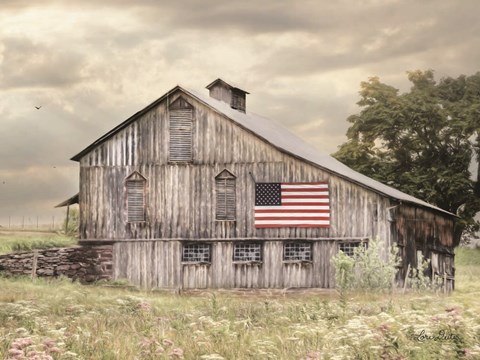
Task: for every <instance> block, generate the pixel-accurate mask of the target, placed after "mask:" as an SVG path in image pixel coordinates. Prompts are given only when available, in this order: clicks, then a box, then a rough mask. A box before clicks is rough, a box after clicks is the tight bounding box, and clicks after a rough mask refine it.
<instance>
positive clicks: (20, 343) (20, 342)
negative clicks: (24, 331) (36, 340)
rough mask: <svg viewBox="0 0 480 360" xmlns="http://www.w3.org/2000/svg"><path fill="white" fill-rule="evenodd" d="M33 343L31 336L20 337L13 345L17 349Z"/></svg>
mask: <svg viewBox="0 0 480 360" xmlns="http://www.w3.org/2000/svg"><path fill="white" fill-rule="evenodd" d="M32 344H33V341H32V339H30V338H18V339H15V341H14V342H13V343H12V347H13V348H16V349H24V348H26V347H27V346H30V345H32Z"/></svg>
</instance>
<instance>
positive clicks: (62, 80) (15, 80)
mask: <svg viewBox="0 0 480 360" xmlns="http://www.w3.org/2000/svg"><path fill="white" fill-rule="evenodd" d="M1 45H3V61H2V66H1V68H0V84H1V85H0V88H3V89H5V88H10V89H14V88H34V87H57V88H58V87H64V86H70V85H73V84H76V83H78V82H80V81H81V80H82V68H83V64H84V57H83V55H80V54H79V53H77V52H66V51H64V50H62V49H57V48H54V47H52V46H48V45H45V44H36V43H33V42H32V41H31V40H29V39H26V38H4V39H2V41H1Z"/></svg>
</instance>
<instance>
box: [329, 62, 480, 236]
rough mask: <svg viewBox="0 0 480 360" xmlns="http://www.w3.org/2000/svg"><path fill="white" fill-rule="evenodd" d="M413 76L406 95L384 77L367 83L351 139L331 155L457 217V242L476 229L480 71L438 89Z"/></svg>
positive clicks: (425, 76) (426, 76) (420, 74)
mask: <svg viewBox="0 0 480 360" xmlns="http://www.w3.org/2000/svg"><path fill="white" fill-rule="evenodd" d="M407 74H408V79H409V80H410V82H411V83H412V86H411V88H410V91H408V92H405V93H402V94H400V93H399V91H398V89H396V88H394V87H392V86H390V85H387V84H384V83H382V82H381V81H380V79H379V78H378V77H371V78H369V79H368V81H365V82H362V83H361V85H360V101H358V103H357V104H358V105H359V106H360V107H361V111H360V113H359V114H355V115H351V116H349V117H348V119H347V120H348V122H350V123H351V125H350V127H349V129H348V130H347V138H348V140H347V142H346V143H344V144H342V145H341V146H339V150H338V151H337V152H336V153H335V154H333V156H334V157H335V158H337V159H338V160H340V161H341V162H343V163H345V164H346V165H348V166H349V167H351V168H353V169H355V170H357V171H359V172H361V173H362V174H365V175H367V176H370V177H372V178H374V179H376V180H379V181H381V182H383V183H386V184H388V185H390V186H392V187H394V188H397V189H399V190H401V191H403V192H406V193H408V194H410V195H413V196H415V197H418V198H420V199H423V200H425V201H427V202H429V203H431V204H434V205H436V206H438V207H440V208H442V209H445V210H447V211H449V212H452V213H454V214H457V215H458V216H459V217H460V219H459V221H457V223H458V224H457V225H458V226H457V228H456V238H457V240H459V239H460V236H461V235H462V234H467V233H471V232H472V231H474V230H477V229H478V223H477V222H476V221H475V220H474V216H475V214H476V213H477V212H479V211H480V182H479V176H480V169H479V167H478V163H479V159H480V72H477V73H476V74H474V75H471V76H465V75H461V76H459V77H457V78H451V77H446V78H442V79H441V80H439V81H438V82H437V81H435V78H434V72H433V70H426V71H420V70H416V71H410V72H407ZM472 169H474V174H471V170H472Z"/></svg>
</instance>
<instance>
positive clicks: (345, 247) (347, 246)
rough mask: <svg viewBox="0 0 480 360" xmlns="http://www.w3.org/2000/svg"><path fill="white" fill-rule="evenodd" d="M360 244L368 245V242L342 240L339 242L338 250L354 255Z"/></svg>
mask: <svg viewBox="0 0 480 360" xmlns="http://www.w3.org/2000/svg"><path fill="white" fill-rule="evenodd" d="M359 246H366V243H363V242H360V241H355V242H341V243H339V244H338V250H341V251H342V252H343V253H344V254H345V255H347V256H353V253H354V252H355V249H356V248H358V247H359Z"/></svg>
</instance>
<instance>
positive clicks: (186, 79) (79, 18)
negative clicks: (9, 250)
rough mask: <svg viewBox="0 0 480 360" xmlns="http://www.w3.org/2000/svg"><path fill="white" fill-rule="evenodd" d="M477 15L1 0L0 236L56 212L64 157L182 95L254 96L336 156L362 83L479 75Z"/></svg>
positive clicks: (343, 1) (73, 178)
mask: <svg viewBox="0 0 480 360" xmlns="http://www.w3.org/2000/svg"><path fill="white" fill-rule="evenodd" d="M477 7H478V3H477V1H476V0H463V1H461V2H453V1H449V0H438V1H432V0H427V1H422V2H418V1H413V0H406V1H395V0H363V1H358V2H352V1H347V0H340V1H335V2H334V1H317V0H302V1H293V0H292V1H281V2H279V1H275V0H265V1H262V2H258V1H256V0H245V1H241V2H231V1H230V2H226V1H216V0H205V1H197V0H186V1H181V2H173V1H158V0H138V1H130V0H105V1H102V4H101V6H100V5H99V3H98V1H93V0H92V1H86V0H84V1H80V0H77V1H75V0H73V1H69V2H68V5H67V4H66V2H65V1H61V0H38V1H35V4H32V2H31V1H27V0H5V1H2V14H0V124H1V125H2V131H0V178H5V179H7V180H8V182H7V184H9V185H8V187H1V186H0V224H1V221H2V218H3V219H4V218H5V216H7V215H9V214H13V213H23V214H24V215H27V212H29V211H30V213H31V214H35V213H37V212H42V211H43V213H44V214H45V215H49V214H57V213H55V212H53V211H54V210H53V209H52V206H53V205H54V204H56V203H58V202H60V201H62V200H64V198H67V197H69V196H71V195H72V194H73V193H74V192H75V191H76V190H77V188H78V183H77V181H78V173H77V166H78V164H76V163H73V162H71V161H69V158H70V157H71V156H73V155H75V154H76V153H78V152H79V151H81V150H82V149H83V148H85V147H86V146H87V145H89V144H90V143H91V142H92V141H94V140H95V139H97V138H98V137H100V136H101V135H103V134H104V133H105V132H107V131H109V130H110V129H112V128H113V127H114V126H116V125H117V124H119V123H120V122H122V121H123V120H125V119H126V118H128V117H129V116H130V115H132V114H133V113H135V112H136V111H138V110H140V109H142V108H143V107H145V106H146V105H148V104H149V103H150V102H152V101H153V100H155V99H156V98H158V97H159V96H161V95H163V93H164V92H165V91H167V90H169V89H170V88H171V87H173V86H175V85H176V84H178V83H180V84H182V85H185V86H187V87H189V88H192V89H194V90H195V89H196V90H198V91H205V90H204V89H203V87H204V86H205V85H206V84H208V83H209V82H210V81H212V80H213V79H215V78H217V77H226V79H227V80H228V79H230V80H232V81H234V82H236V83H238V84H240V85H241V86H243V87H244V88H245V90H247V91H249V92H251V94H250V95H249V97H248V100H247V102H248V105H247V106H248V108H249V109H250V110H253V111H254V112H257V113H259V114H262V115H265V116H266V117H269V118H271V119H273V120H277V121H279V122H281V123H282V124H284V125H285V126H287V127H288V128H290V129H291V130H292V131H293V132H294V133H297V134H298V135H299V136H301V137H303V138H304V139H306V140H307V141H309V142H311V143H312V144H314V145H315V146H317V147H318V148H319V149H323V150H324V151H327V152H333V151H335V149H336V146H337V145H339V144H340V143H341V142H343V141H344V140H345V135H344V134H345V131H346V129H347V127H348V123H347V122H346V118H347V117H348V115H350V114H352V113H355V112H357V111H358V108H357V107H356V105H355V103H356V101H358V90H359V84H360V81H363V80H367V78H368V77H369V76H372V75H379V76H380V78H381V80H382V81H384V82H386V83H389V84H391V85H393V86H395V87H398V88H400V89H401V90H406V89H408V86H409V84H408V80H407V79H406V76H405V71H406V70H412V69H417V68H419V69H426V68H433V69H435V70H436V74H437V76H438V77H442V76H448V75H451V76H457V75H458V74H460V73H465V74H471V73H474V72H476V71H478V70H479V69H478V59H479V58H480V48H479V47H478V33H479V32H480V21H478V20H479V19H478V18H479V16H478V11H477ZM2 20H3V21H2ZM32 20H34V21H32ZM37 22H38V24H37ZM34 105H43V107H42V109H41V110H39V111H37V110H35V109H34ZM18 179H21V180H18ZM0 185H2V182H1V181H0Z"/></svg>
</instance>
